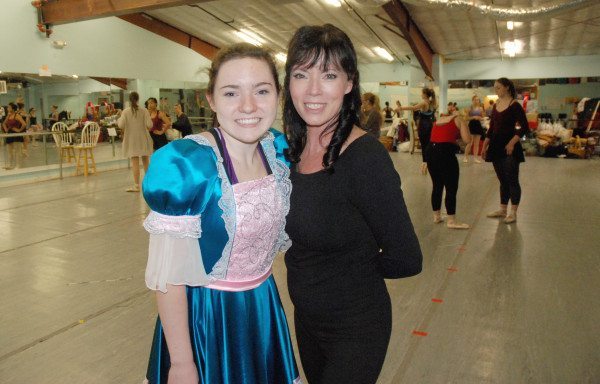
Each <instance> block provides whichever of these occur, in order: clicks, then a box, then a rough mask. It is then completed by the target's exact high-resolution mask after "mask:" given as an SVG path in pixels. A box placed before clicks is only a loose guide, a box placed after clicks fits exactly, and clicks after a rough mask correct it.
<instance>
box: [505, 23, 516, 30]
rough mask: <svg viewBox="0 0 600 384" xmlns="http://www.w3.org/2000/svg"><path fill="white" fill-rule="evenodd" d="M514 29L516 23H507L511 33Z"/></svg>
mask: <svg viewBox="0 0 600 384" xmlns="http://www.w3.org/2000/svg"><path fill="white" fill-rule="evenodd" d="M514 28H515V23H514V21H507V22H506V29H508V30H509V31H512V30H513V29H514Z"/></svg>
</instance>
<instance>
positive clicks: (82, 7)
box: [41, 0, 209, 25]
mask: <svg viewBox="0 0 600 384" xmlns="http://www.w3.org/2000/svg"><path fill="white" fill-rule="evenodd" d="M206 1H209V0H118V1H115V0H54V1H52V0H50V1H48V2H44V3H42V6H41V11H42V15H43V23H44V24H50V25H57V24H66V23H73V22H76V21H82V20H90V19H98V18H102V17H109V16H121V15H126V14H129V13H138V12H144V11H148V10H151V9H159V8H167V7H175V6H179V5H185V4H193V3H202V2H206Z"/></svg>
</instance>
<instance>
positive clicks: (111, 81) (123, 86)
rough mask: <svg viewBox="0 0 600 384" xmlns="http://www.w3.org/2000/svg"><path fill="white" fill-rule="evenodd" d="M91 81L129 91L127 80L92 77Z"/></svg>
mask: <svg viewBox="0 0 600 384" xmlns="http://www.w3.org/2000/svg"><path fill="white" fill-rule="evenodd" d="M90 79H94V80H96V81H99V82H101V83H102V84H105V85H108V86H109V87H110V86H111V85H113V84H114V85H116V86H117V87H119V88H121V89H125V90H126V89H127V79H123V78H117V77H93V76H92V77H90Z"/></svg>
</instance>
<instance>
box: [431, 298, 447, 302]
mask: <svg viewBox="0 0 600 384" xmlns="http://www.w3.org/2000/svg"><path fill="white" fill-rule="evenodd" d="M431 301H433V302H434V303H443V302H444V300H442V299H431Z"/></svg>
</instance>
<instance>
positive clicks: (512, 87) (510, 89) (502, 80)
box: [496, 77, 517, 99]
mask: <svg viewBox="0 0 600 384" xmlns="http://www.w3.org/2000/svg"><path fill="white" fill-rule="evenodd" d="M496 82H497V83H500V84H502V85H504V86H505V87H506V88H508V92H509V93H510V96H511V97H512V98H513V99H516V98H517V90H516V88H515V84H514V83H513V82H512V81H510V80H509V79H507V78H506V77H501V78H499V79H498V80H496Z"/></svg>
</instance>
